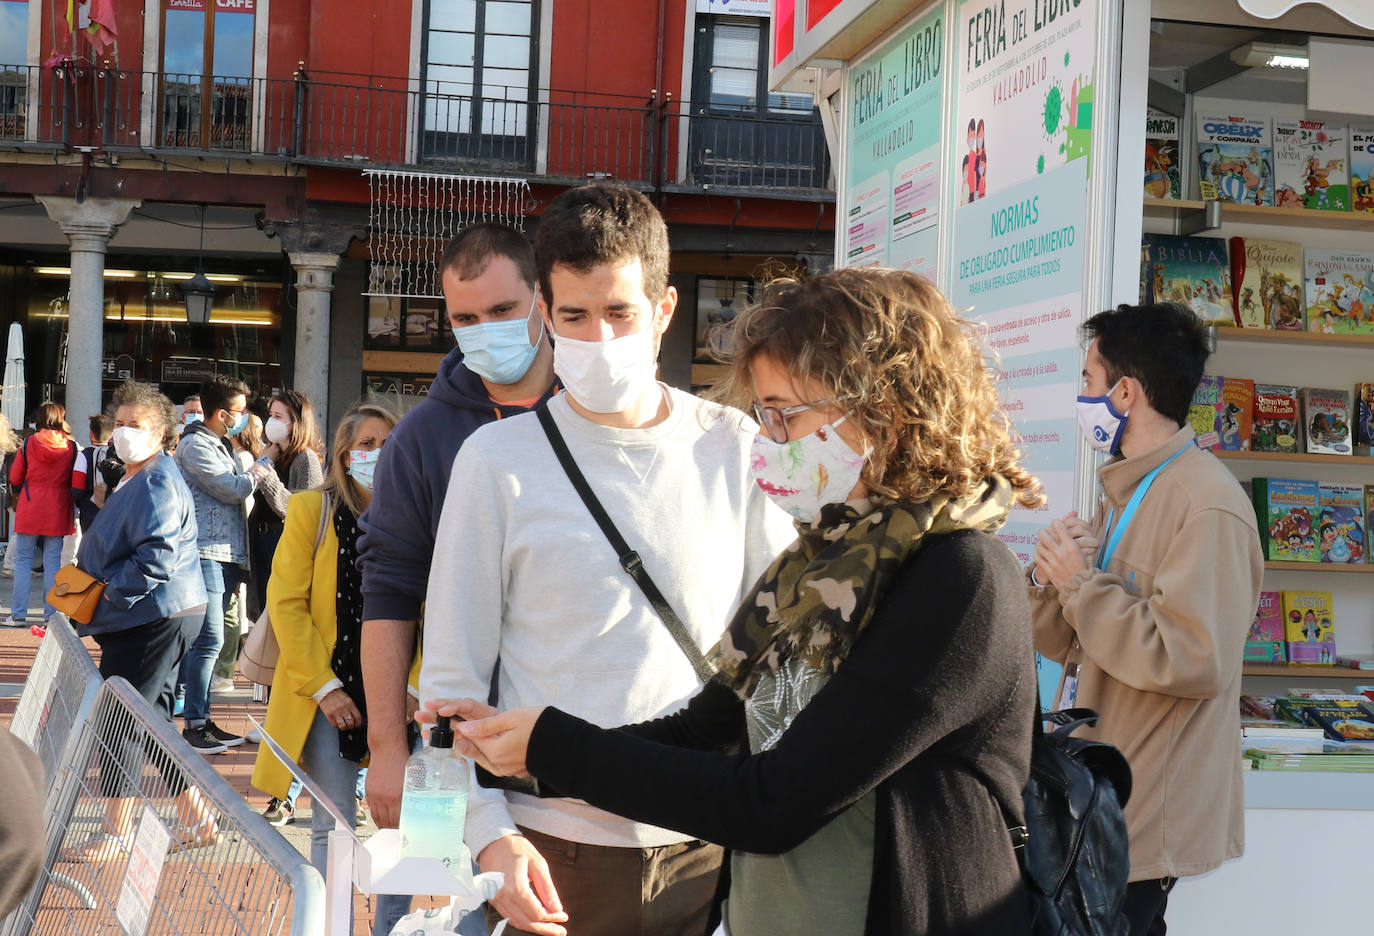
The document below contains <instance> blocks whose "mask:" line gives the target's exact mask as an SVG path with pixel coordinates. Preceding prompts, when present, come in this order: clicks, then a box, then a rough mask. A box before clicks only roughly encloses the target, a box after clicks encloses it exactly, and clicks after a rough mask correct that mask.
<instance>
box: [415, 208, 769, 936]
mask: <svg viewBox="0 0 1374 936" xmlns="http://www.w3.org/2000/svg"><path fill="white" fill-rule="evenodd" d="M535 256H536V259H537V262H538V266H539V284H540V293H541V298H540V301H539V306H540V311H541V312H542V314H543V315H544V317H545V323H546V327H547V329H548V331H549V333H550V334H551V335H552V337H553V340H554V372H555V373H556V374H557V375H558V377H559V379H560V381H561V382H562V384H563V386H564V388H565V391H566V392H564V393H560V394H558V395H557V396H555V397H554V398H553V399H552V400H551V401H549V403H548V410H549V413H550V414H551V415H552V417H553V420H554V422H555V424H556V425H557V427H558V430H559V432H560V433H561V435H562V436H563V438H564V439H565V440H566V443H567V446H568V449H569V451H570V452H571V455H572V457H573V459H574V460H575V461H576V462H577V464H578V466H579V467H580V468H581V471H582V473H583V474H584V475H585V477H586V479H587V481H588V483H589V485H590V487H591V488H592V490H593V491H594V492H595V494H596V496H597V498H598V499H599V500H600V502H601V504H602V505H603V507H604V508H605V510H606V512H607V513H608V514H609V515H610V518H611V519H612V521H613V522H614V524H615V526H616V527H617V528H618V530H619V531H620V533H621V535H622V536H623V537H624V538H625V540H626V541H627V542H628V543H629V545H630V547H631V548H632V549H633V550H636V551H637V552H638V553H639V555H640V557H641V558H642V559H643V564H644V568H645V569H646V570H647V571H648V573H649V575H650V576H651V577H652V578H653V580H654V582H655V583H656V584H657V586H658V588H659V589H660V590H661V591H662V593H663V595H664V597H665V598H666V599H667V602H668V604H669V605H671V606H672V608H673V609H674V610H675V611H676V613H677V614H678V615H679V616H680V617H681V619H682V621H683V623H684V624H685V626H686V630H687V632H688V633H689V635H690V636H691V638H692V640H693V641H694V642H695V643H696V644H697V645H698V647H699V648H701V649H703V650H705V649H709V648H710V647H711V646H712V645H714V644H715V643H716V641H717V639H718V638H719V637H720V634H721V632H722V631H723V629H724V627H725V625H726V623H727V621H728V620H729V617H730V615H731V614H732V613H733V611H734V609H735V605H736V604H737V602H738V601H739V599H740V597H741V595H742V594H743V593H744V592H745V591H746V590H747V589H748V588H749V587H750V586H751V585H752V584H753V582H754V581H755V580H756V579H757V578H758V576H759V575H760V574H761V573H762V572H763V570H764V569H765V568H766V567H767V565H768V563H769V562H771V561H772V560H773V558H774V557H775V556H776V555H777V554H778V552H780V551H781V550H782V549H783V548H784V547H786V546H787V544H788V543H790V542H791V541H792V540H793V539H794V538H795V534H794V531H793V528H792V525H791V522H790V520H789V518H788V517H787V515H786V514H784V513H783V512H782V511H781V510H779V509H777V508H776V507H774V506H773V505H772V504H771V503H770V502H769V501H768V499H767V497H766V496H765V495H764V494H763V492H762V491H761V490H760V489H759V488H758V487H757V485H755V484H754V482H753V479H752V477H751V475H750V472H749V449H750V443H751V441H752V439H753V437H754V435H755V432H756V427H755V425H754V424H753V422H752V420H750V419H749V418H748V417H746V416H744V415H743V414H742V413H739V412H738V411H735V410H730V409H727V408H725V407H721V406H717V405H714V404H711V403H708V402H706V401H705V400H702V399H699V398H698V397H695V396H692V395H690V394H687V393H683V392H681V391H678V390H674V389H671V388H669V387H667V386H665V385H664V384H661V383H659V382H658V381H657V380H656V379H655V370H656V365H655V362H656V359H657V356H658V350H659V344H660V341H661V339H662V336H663V333H664V332H665V331H666V330H667V328H668V324H669V322H670V321H671V319H672V315H673V311H674V308H675V306H676V303H677V294H676V291H675V290H674V289H672V288H671V287H669V286H668V285H667V278H668V233H667V228H666V227H665V225H664V223H663V219H662V218H661V217H660V216H659V214H658V212H657V210H656V209H655V208H654V207H653V205H652V204H650V202H649V201H648V199H647V198H645V197H644V196H643V195H642V194H640V193H638V192H636V191H634V190H633V189H629V188H626V187H624V186H617V185H589V186H585V187H583V188H579V189H573V190H571V191H569V192H565V193H563V194H562V195H560V196H558V197H557V198H555V199H554V200H553V202H551V203H550V205H549V208H548V210H547V211H546V212H545V214H544V216H543V218H542V219H541V221H540V226H539V231H538V234H537V236H536V241H535ZM426 609H427V611H426V622H425V634H424V660H423V663H422V667H421V672H420V697H421V699H422V700H424V701H426V702H430V701H433V700H438V699H451V698H460V697H468V698H477V699H484V698H486V697H487V695H488V691H489V689H490V685H489V684H490V680H491V674H492V670H493V666H494V664H495V663H496V660H497V658H498V657H499V659H500V661H501V667H500V674H499V678H498V683H497V687H496V689H497V695H498V697H499V704H500V706H501V707H502V708H517V707H522V706H530V705H557V706H559V707H560V708H565V709H566V710H567V711H571V712H574V713H576V714H577V715H579V716H580V717H582V718H586V719H589V720H591V721H593V722H594V723H596V724H598V725H602V726H614V725H621V724H625V723H629V722H637V721H642V720H644V719H648V718H655V717H658V716H661V715H666V714H668V713H670V712H673V711H676V710H677V709H679V708H681V707H682V706H683V705H684V704H685V703H686V701H687V700H688V699H689V698H690V697H691V696H692V695H694V694H695V693H696V692H697V691H698V690H699V689H700V687H701V683H700V681H699V679H698V677H697V675H696V671H695V670H694V668H693V666H692V664H691V663H690V662H689V661H688V659H687V656H686V654H685V653H684V652H683V649H682V648H681V647H680V646H679V645H678V644H677V643H676V642H675V641H674V638H673V636H672V635H671V634H670V633H669V631H668V628H667V627H666V626H665V624H664V622H663V620H662V619H661V618H660V617H659V616H658V614H657V613H656V612H655V610H654V607H653V605H652V604H651V603H650V602H649V600H648V599H647V598H646V597H645V595H644V594H643V592H641V591H640V589H639V587H638V585H636V583H635V581H634V580H633V579H631V578H630V576H629V575H628V574H627V573H626V571H625V570H624V569H623V568H622V566H621V564H620V561H619V557H618V554H617V551H616V550H615V549H613V548H612V547H611V545H610V542H609V541H608V540H607V538H606V537H605V535H604V534H603V533H602V531H601V530H600V529H599V528H598V526H597V524H596V522H595V521H594V520H593V519H592V516H591V515H590V513H589V512H588V510H587V507H586V506H585V505H584V503H583V501H582V500H581V498H580V497H579V496H578V494H577V493H576V491H575V490H574V489H573V487H572V484H571V483H570V482H569V480H568V477H567V474H566V473H565V471H564V469H563V467H562V466H561V465H560V463H559V461H558V459H557V457H556V456H555V455H554V452H553V449H552V448H551V447H550V443H549V439H548V438H547V437H546V435H545V432H544V429H543V427H542V426H541V425H540V422H539V418H538V415H537V414H534V413H530V414H526V415H522V416H516V417H514V418H512V419H506V420H502V421H501V422H499V423H492V424H489V425H487V426H484V427H482V428H481V429H479V430H477V431H476V432H474V433H473V434H472V436H470V437H469V439H468V441H467V442H466V444H464V446H463V448H462V449H461V450H460V451H459V453H458V457H457V458H456V459H455V461H454V464H453V471H452V474H451V476H450V478H449V488H448V494H447V497H446V499H445V502H444V511H443V516H442V518H441V519H440V522H439V531H438V536H437V538H436V542H435V550H434V560H433V565H432V566H431V569H430V576H429V591H428V595H427V599H426ZM468 802H469V805H468V815H467V826H466V831H465V839H466V841H467V844H468V847H469V848H470V849H471V851H472V853H473V854H474V855H476V856H477V860H478V863H479V864H480V865H481V867H482V869H483V870H484V871H493V870H496V871H502V872H504V873H505V876H506V878H505V880H506V884H505V887H504V888H503V889H502V890H501V892H500V893H499V894H497V896H496V897H495V898H494V899H493V901H492V904H493V907H494V909H495V911H496V912H497V913H499V915H501V916H507V917H509V918H510V919H511V922H512V924H513V927H512V929H511V930H509V931H511V932H516V933H534V934H539V936H561V934H563V933H564V932H565V931H567V932H572V933H574V934H576V936H621V934H625V933H638V932H646V933H654V934H663V936H673V934H678V933H682V934H693V936H695V934H697V933H701V932H704V931H705V926H706V918H707V914H708V912H709V907H710V902H711V898H712V896H713V894H714V892H715V887H716V880H717V876H718V872H719V866H720V861H721V850H720V849H719V848H718V847H717V846H714V845H710V844H707V843H704V842H700V841H694V840H689V839H688V838H687V837H686V836H683V835H681V834H679V833H676V832H672V831H669V830H666V829H659V828H655V827H653V826H648V825H645V824H643V823H637V822H632V821H629V820H626V819H621V818H619V817H616V816H612V815H610V814H609V813H605V812H602V811H601V810H598V809H594V808H592V807H590V806H588V805H587V804H585V803H582V802H579V801H576V800H566V799H537V798H534V797H531V796H525V795H522V794H520V793H515V792H510V793H507V792H503V791H501V790H488V789H482V788H479V787H476V786H474V787H473V789H472V791H471V792H470V795H469V801H468ZM565 922H566V923H567V927H566V928H565V927H564V926H563V924H564V923H565Z"/></svg>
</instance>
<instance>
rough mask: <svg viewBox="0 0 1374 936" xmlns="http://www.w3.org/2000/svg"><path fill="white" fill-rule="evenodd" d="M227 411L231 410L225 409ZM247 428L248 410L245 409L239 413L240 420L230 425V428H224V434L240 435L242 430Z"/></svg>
mask: <svg viewBox="0 0 1374 936" xmlns="http://www.w3.org/2000/svg"><path fill="white" fill-rule="evenodd" d="M225 412H226V413H227V412H229V411H228V410H225ZM247 428H248V410H244V411H243V412H242V413H239V419H238V422H236V423H234V424H233V425H232V426H229V427H228V428H226V429H225V430H224V434H225V435H228V436H236V435H238V434H239V433H240V432H242V431H243V430H245V429H247Z"/></svg>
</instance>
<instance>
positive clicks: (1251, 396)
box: [1221, 377, 1255, 452]
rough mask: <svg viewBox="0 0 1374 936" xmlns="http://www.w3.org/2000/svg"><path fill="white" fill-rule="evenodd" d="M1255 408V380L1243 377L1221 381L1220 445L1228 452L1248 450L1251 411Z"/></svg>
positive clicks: (1225, 378)
mask: <svg viewBox="0 0 1374 936" xmlns="http://www.w3.org/2000/svg"><path fill="white" fill-rule="evenodd" d="M1254 408H1255V382H1254V381H1253V380H1247V379H1245V378H1244V377H1223V378H1222V381H1221V447H1222V448H1223V449H1226V450H1227V451H1229V452H1248V451H1250V433H1251V430H1252V425H1251V413H1253V412H1254Z"/></svg>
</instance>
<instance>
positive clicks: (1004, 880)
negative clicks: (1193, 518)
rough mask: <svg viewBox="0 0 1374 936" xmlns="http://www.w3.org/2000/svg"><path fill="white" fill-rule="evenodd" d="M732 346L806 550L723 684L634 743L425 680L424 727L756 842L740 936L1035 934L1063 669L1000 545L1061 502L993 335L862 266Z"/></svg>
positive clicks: (760, 614) (789, 289) (500, 761)
mask: <svg viewBox="0 0 1374 936" xmlns="http://www.w3.org/2000/svg"><path fill="white" fill-rule="evenodd" d="M733 343H734V348H733V353H732V359H731V363H730V369H729V371H728V376H727V378H726V383H725V385H724V387H723V391H724V395H725V396H726V397H727V399H729V400H730V401H732V402H735V403H738V404H743V405H749V404H751V403H752V404H753V407H754V411H755V413H756V414H757V415H758V418H759V422H760V423H761V424H762V427H763V428H762V429H761V430H760V434H759V436H758V438H757V439H756V440H755V443H754V454H753V458H752V464H751V468H752V469H753V472H754V475H755V478H756V479H757V481H758V484H759V486H760V487H761V488H762V489H763V490H764V491H765V492H767V493H768V494H769V495H770V496H771V497H772V498H773V499H774V500H775V502H776V503H778V504H779V506H781V507H783V508H784V509H786V510H787V511H788V512H789V513H791V514H792V516H793V517H794V518H795V519H796V523H797V532H798V538H797V540H796V542H795V543H794V544H793V545H792V546H790V547H788V548H787V549H786V550H784V551H783V553H782V554H781V555H779V556H778V558H777V559H776V560H774V562H773V564H772V565H771V566H770V567H769V569H768V570H767V571H766V572H765V573H764V574H763V576H762V578H760V580H759V582H758V583H757V584H756V585H755V586H754V589H753V591H752V592H751V593H750V594H748V595H747V596H746V597H745V598H744V600H743V601H742V602H741V603H740V605H739V608H738V610H737V611H736V613H735V617H734V619H733V620H732V621H731V623H730V625H729V627H728V628H727V629H726V632H725V634H724V635H723V636H722V638H721V640H720V643H719V644H718V645H717V646H716V647H715V648H714V649H713V650H712V651H710V653H708V657H709V658H710V659H711V661H712V662H713V664H714V666H715V668H716V670H717V675H716V676H715V677H714V678H713V679H712V680H711V681H710V682H709V683H708V684H707V685H706V687H705V688H704V689H703V690H702V691H701V692H699V693H698V694H697V695H696V696H695V697H694V698H692V699H691V700H690V701H689V702H687V705H686V708H684V709H681V710H679V711H677V712H676V713H674V714H670V715H667V716H665V717H663V718H659V719H657V720H655V721H652V722H645V723H642V724H639V725H632V726H629V727H626V728H620V729H607V728H600V727H597V726H595V725H592V724H590V723H588V722H586V721H583V720H581V719H579V718H576V717H574V716H572V715H568V714H566V713H564V712H561V711H559V710H557V709H555V708H553V707H545V708H542V709H540V708H528V709H519V710H515V711H510V712H505V713H501V714H495V712H494V710H493V709H490V708H489V707H488V706H486V705H484V704H482V703H481V702H477V701H474V700H470V699H469V700H444V699H436V698H434V697H433V695H434V692H433V687H432V686H431V685H430V680H429V679H428V678H427V675H428V674H427V672H426V671H424V670H422V671H421V674H420V691H421V697H422V699H424V703H425V707H426V708H427V709H428V710H429V711H428V712H424V713H421V714H422V717H423V718H424V720H427V721H433V716H434V712H435V711H437V712H439V713H442V714H459V715H462V716H464V717H467V718H475V717H481V716H488V717H484V718H482V720H480V721H469V722H463V723H459V724H458V725H457V726H456V728H457V732H458V735H459V737H464V736H465V737H466V738H467V739H469V742H470V743H469V744H467V745H466V746H465V753H468V754H470V755H473V756H476V757H477V759H478V762H479V763H481V764H483V765H484V766H486V767H487V768H488V769H489V770H491V771H492V772H493V773H498V774H502V775H506V776H521V775H525V774H529V775H532V776H534V777H535V778H537V779H538V780H539V781H540V784H541V785H542V786H543V787H544V788H545V789H546V790H552V791H556V792H555V793H553V795H560V796H561V795H566V796H572V797H577V798H579V799H582V800H585V801H587V802H588V803H590V804H591V805H593V806H596V807H599V808H601V809H606V810H609V811H611V812H614V813H617V814H618V815H621V816H625V817H627V818H631V819H635V820H637V821H640V822H645V823H648V824H650V825H655V826H660V827H664V828H669V829H673V830H676V831H678V832H681V833H683V834H686V835H690V836H692V837H694V838H700V839H704V840H706V841H711V842H717V843H720V844H722V845H725V846H727V847H729V848H731V849H733V850H734V851H733V855H732V857H731V861H730V872H729V873H730V886H729V894H728V898H727V899H726V902H725V904H724V907H723V910H722V916H723V921H722V926H721V928H720V929H719V930H718V931H717V932H718V933H723V934H728V936H765V934H768V936H771V934H775V933H826V934H831V936H860V934H864V936H877V934H883V936H887V934H896V936H917V934H921V936H932V934H939V936H952V934H959V936H984V934H990V933H996V934H998V936H1025V934H1027V933H1029V931H1030V905H1029V901H1028V896H1027V893H1026V890H1025V887H1024V885H1023V883H1022V876H1021V871H1020V868H1019V865H1018V862H1017V859H1016V855H1015V852H1014V850H1013V844H1012V840H1011V837H1010V836H1009V834H1008V831H1007V830H1008V828H1009V827H1010V826H1014V825H1020V824H1021V822H1022V818H1023V813H1024V808H1023V805H1022V789H1023V787H1024V786H1025V784H1026V779H1027V776H1028V774H1029V771H1030V754H1031V729H1032V712H1033V711H1034V704H1035V693H1036V680H1035V669H1034V663H1033V655H1032V653H1031V643H1030V608H1029V605H1028V603H1027V599H1026V591H1025V585H1024V582H1023V580H1022V577H1021V570H1020V566H1019V564H1018V563H1017V561H1016V558H1015V556H1013V555H1012V553H1011V551H1010V550H1008V549H1007V548H1006V547H1005V546H1004V545H1002V543H1001V542H999V541H998V539H997V538H996V537H995V536H994V535H993V533H994V532H995V531H996V530H997V529H998V528H1000V527H1001V526H1002V524H1003V522H1004V521H1005V520H1006V518H1007V514H1008V512H1009V511H1010V509H1011V508H1012V507H1013V506H1014V505H1017V504H1020V505H1023V506H1027V507H1034V506H1037V505H1039V504H1040V503H1043V501H1044V496H1043V495H1042V493H1041V490H1040V484H1039V482H1038V481H1036V479H1035V478H1033V477H1032V476H1031V475H1030V474H1028V473H1027V472H1026V470H1025V469H1024V468H1023V467H1022V466H1021V453H1020V452H1019V451H1018V450H1017V448H1016V445H1015V443H1014V441H1013V439H1012V436H1011V431H1010V429H1011V427H1010V424H1009V422H1008V420H1007V418H1006V416H1005V415H1004V414H1003V413H1002V411H1001V410H1000V408H999V407H998V402H997V393H996V389H995V388H994V386H993V384H992V381H991V380H990V379H989V377H988V372H987V368H986V365H985V363H984V361H983V356H982V353H981V351H980V349H979V347H978V344H977V342H976V341H975V339H974V337H973V335H972V334H971V333H970V331H969V329H968V327H967V325H966V323H964V322H963V321H961V320H960V319H959V318H958V316H957V315H956V314H955V313H954V311H953V309H952V308H951V307H950V305H949V303H948V302H946V301H945V299H944V297H942V296H941V295H940V294H939V293H938V292H937V291H936V290H935V288H934V287H932V286H931V285H930V284H929V283H928V282H926V281H925V280H923V279H921V278H920V277H918V276H915V275H913V274H910V273H904V272H899V271H895V270H857V269H855V270H839V271H836V272H834V273H829V274H826V275H824V276H818V277H815V278H814V279H809V280H805V281H796V280H791V279H783V280H778V281H775V282H774V283H772V284H770V285H769V286H768V287H766V288H765V289H764V291H763V296H762V299H761V301H760V302H759V304H758V305H757V306H756V307H753V308H751V309H748V310H746V311H744V312H742V313H741V314H740V316H739V318H738V319H737V320H736V322H735V325H734V335H733ZM454 483H455V484H459V483H462V479H461V478H459V477H458V476H457V475H455V476H454ZM446 532H447V533H448V534H450V535H453V534H454V532H455V531H454V529H453V528H452V527H451V520H450V518H449V517H448V516H445V517H444V519H443V522H442V524H441V526H440V538H441V539H442V538H443V537H444V535H445V533H446ZM435 562H436V565H435V572H434V575H441V574H442V572H443V570H442V569H441V567H440V559H439V556H438V554H436V559H435ZM473 745H475V747H474V746H473ZM469 802H470V803H472V802H473V801H472V800H470V801H469ZM472 808H476V807H472ZM578 858H579V860H580V859H581V855H580V853H579V856H578ZM560 860H563V857H562V856H558V855H550V856H549V862H550V864H553V863H555V862H557V861H560ZM555 877H556V869H555ZM540 884H542V881H541V882H540ZM536 890H537V891H539V892H540V893H541V896H543V897H545V898H547V899H546V900H545V901H544V906H545V909H546V910H547V911H548V912H549V913H550V914H552V913H557V912H558V911H559V910H560V907H559V901H558V900H557V899H556V898H552V897H550V895H549V894H548V893H547V891H546V889H545V888H543V887H542V886H541V887H538V888H536ZM534 893H535V891H531V892H530V899H531V900H536V899H538V898H535V896H534ZM550 903H552V904H553V906H549V904H550ZM500 909H502V910H503V912H504V911H505V908H500ZM517 909H520V908H517ZM561 910H563V911H566V914H567V916H566V919H567V920H568V925H569V927H570V929H572V930H573V931H576V929H577V927H578V908H577V907H575V906H568V905H566V904H565V905H563V906H562V907H561Z"/></svg>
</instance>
